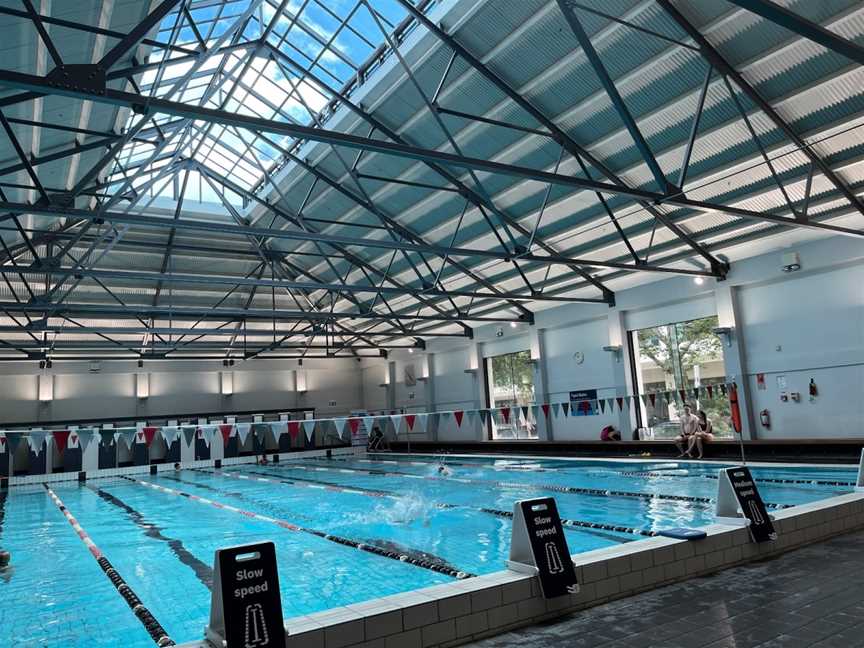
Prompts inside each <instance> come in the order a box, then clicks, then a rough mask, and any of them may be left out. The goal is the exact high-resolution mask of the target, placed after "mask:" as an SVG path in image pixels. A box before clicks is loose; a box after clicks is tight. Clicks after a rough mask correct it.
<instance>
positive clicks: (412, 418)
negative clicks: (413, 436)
mask: <svg viewBox="0 0 864 648" xmlns="http://www.w3.org/2000/svg"><path fill="white" fill-rule="evenodd" d="M416 420H417V416H416V415H414V414H406V415H405V423H407V424H408V431H409V432H412V431H413V430H414V421H416Z"/></svg>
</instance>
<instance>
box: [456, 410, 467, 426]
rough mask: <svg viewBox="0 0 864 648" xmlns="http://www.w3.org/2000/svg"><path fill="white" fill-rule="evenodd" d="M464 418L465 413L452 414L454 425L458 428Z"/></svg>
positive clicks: (460, 411)
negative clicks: (454, 420)
mask: <svg viewBox="0 0 864 648" xmlns="http://www.w3.org/2000/svg"><path fill="white" fill-rule="evenodd" d="M463 416H465V412H463V411H462V410H459V411H458V412H453V418H455V419H456V425H458V426H459V427H460V428H461V427H462V417H463Z"/></svg>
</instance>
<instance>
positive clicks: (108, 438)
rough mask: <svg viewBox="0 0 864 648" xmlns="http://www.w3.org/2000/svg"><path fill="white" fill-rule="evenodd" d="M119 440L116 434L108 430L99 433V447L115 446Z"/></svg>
mask: <svg viewBox="0 0 864 648" xmlns="http://www.w3.org/2000/svg"><path fill="white" fill-rule="evenodd" d="M116 441H117V439H116V438H115V436H114V432H112V431H108V430H100V432H99V445H100V446H104V447H106V448H107V447H108V446H110V445H114V444H115V443H116Z"/></svg>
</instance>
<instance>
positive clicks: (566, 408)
mask: <svg viewBox="0 0 864 648" xmlns="http://www.w3.org/2000/svg"><path fill="white" fill-rule="evenodd" d="M561 409H562V410H564V416H567V415H568V414H569V413H570V403H561Z"/></svg>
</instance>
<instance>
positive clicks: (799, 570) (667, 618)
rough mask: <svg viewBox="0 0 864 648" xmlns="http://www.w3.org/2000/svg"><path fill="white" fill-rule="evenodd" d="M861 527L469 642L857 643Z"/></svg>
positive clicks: (861, 638)
mask: <svg viewBox="0 0 864 648" xmlns="http://www.w3.org/2000/svg"><path fill="white" fill-rule="evenodd" d="M862 546H864V533H862V532H858V533H852V534H847V535H843V536H839V537H836V538H832V539H831V540H827V541H825V542H821V543H818V544H814V545H810V546H807V547H804V548H802V549H797V550H795V551H793V552H790V553H788V554H785V555H783V556H780V557H779V558H774V559H771V560H767V561H763V562H756V563H751V564H749V565H744V566H741V567H735V568H732V569H729V570H727V571H724V572H720V573H718V574H714V575H710V576H702V577H699V578H695V579H693V580H690V581H687V582H684V583H678V584H675V585H669V586H666V587H662V588H660V589H657V590H654V591H651V592H645V593H643V594H637V595H636V596H631V597H628V598H625V599H621V600H618V601H614V602H612V603H606V604H604V605H600V606H597V607H594V608H591V609H590V610H584V611H582V612H579V613H577V614H574V615H572V616H570V617H568V618H565V619H562V620H557V621H550V622H548V623H546V624H542V625H537V626H531V627H528V628H524V629H520V630H515V631H512V632H508V633H506V634H503V635H499V636H497V637H494V638H491V639H485V640H483V641H478V642H474V643H471V644H468V645H469V646H471V647H473V648H504V647H505V646H506V647H509V646H519V647H520V648H547V647H548V648H552V647H553V646H554V647H555V648H559V647H561V646H568V647H571V646H572V647H574V648H578V647H581V646H585V647H588V646H590V647H596V648H648V647H651V646H656V647H660V646H662V647H663V648H755V647H757V646H758V647H760V648H780V647H781V646H782V647H784V648H799V647H800V648H804V647H810V646H812V647H813V648H853V647H855V646H864V584H862V582H861V581H860V580H859V578H860V577H861V575H862V573H864V552H862V551H861V548H862Z"/></svg>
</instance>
